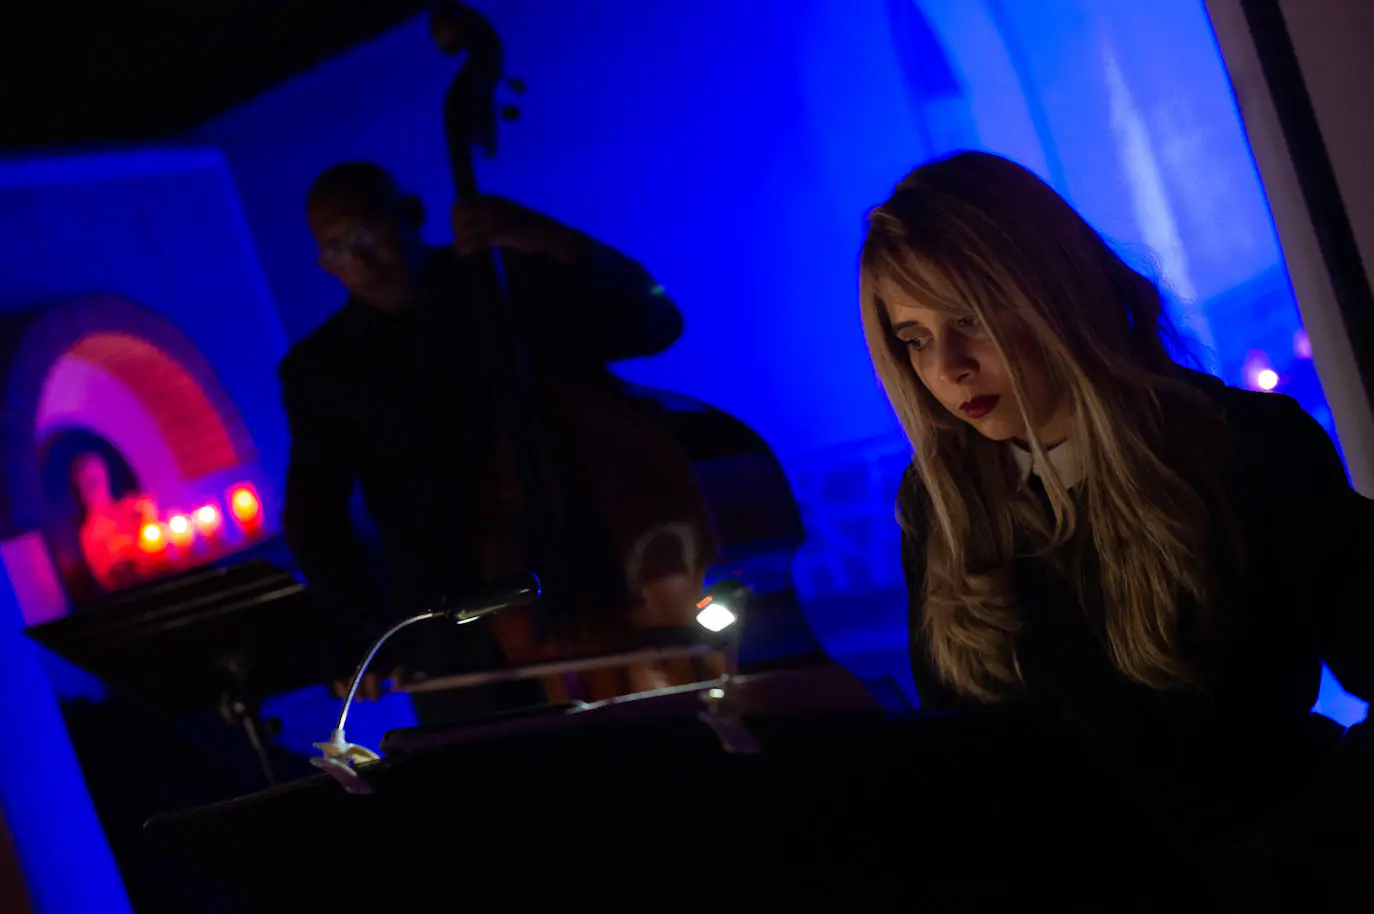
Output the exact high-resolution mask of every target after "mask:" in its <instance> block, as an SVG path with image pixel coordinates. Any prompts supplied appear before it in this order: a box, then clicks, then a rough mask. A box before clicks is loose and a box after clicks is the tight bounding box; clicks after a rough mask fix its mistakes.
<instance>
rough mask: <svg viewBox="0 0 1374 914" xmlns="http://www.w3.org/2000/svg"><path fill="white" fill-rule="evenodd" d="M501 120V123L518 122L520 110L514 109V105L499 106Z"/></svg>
mask: <svg viewBox="0 0 1374 914" xmlns="http://www.w3.org/2000/svg"><path fill="white" fill-rule="evenodd" d="M501 120H503V121H518V120H520V109H519V108H517V107H515V106H514V105H502V106H501Z"/></svg>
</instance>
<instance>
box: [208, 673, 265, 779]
mask: <svg viewBox="0 0 1374 914" xmlns="http://www.w3.org/2000/svg"><path fill="white" fill-rule="evenodd" d="M220 716H221V717H222V718H223V719H224V721H225V722H226V723H228V724H231V725H233V726H237V727H238V728H239V729H241V730H242V731H243V734H244V736H246V737H248V745H250V746H252V747H253V754H254V755H255V756H256V757H257V760H258V768H259V769H261V771H262V775H263V777H264V778H265V779H266V780H267V786H268V787H276V786H277V773H276V771H274V770H273V769H272V761H271V759H270V758H268V756H267V744H266V742H264V739H263V737H264V736H265V735H267V732H266V729H265V728H264V726H263V722H262V720H261V719H260V718H259V717H258V716H257V714H256V712H255V711H254V710H253V709H252V708H251V707H249V705H248V703H247V702H246V701H243V700H242V699H239V698H235V697H234V696H233V695H232V694H230V693H226V694H225V695H224V697H223V699H222V700H221V702H220Z"/></svg>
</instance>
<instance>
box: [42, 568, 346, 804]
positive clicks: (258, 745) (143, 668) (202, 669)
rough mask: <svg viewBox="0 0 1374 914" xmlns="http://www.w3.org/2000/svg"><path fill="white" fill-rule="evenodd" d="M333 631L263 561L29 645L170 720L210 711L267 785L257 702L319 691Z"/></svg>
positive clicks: (85, 612) (53, 626) (96, 615)
mask: <svg viewBox="0 0 1374 914" xmlns="http://www.w3.org/2000/svg"><path fill="white" fill-rule="evenodd" d="M337 631H338V622H337V621H336V620H334V619H332V618H331V617H330V616H329V614H328V613H327V612H326V611H325V608H324V607H322V606H320V605H319V604H318V603H316V602H315V601H314V600H312V599H310V597H309V595H308V594H307V593H306V591H305V588H304V586H303V585H302V584H300V583H299V582H298V581H296V580H295V578H293V577H292V576H291V575H290V574H288V573H287V572H286V571H283V570H282V569H280V568H278V567H277V566H275V565H273V564H271V563H270V562H267V561H265V560H257V561H251V562H247V563H244V564H240V565H234V566H230V567H220V568H209V569H199V570H196V571H192V572H188V573H186V574H183V575H178V576H176V577H174V578H168V579H165V580H162V581H158V582H156V583H153V584H148V585H145V586H142V587H137V588H133V589H130V590H128V591H124V592H122V593H119V594H115V595H113V596H110V597H107V598H105V599H103V600H101V601H100V602H98V603H95V604H91V605H89V606H84V607H82V608H81V609H80V610H79V611H77V612H74V613H72V614H71V615H68V616H66V617H64V618H61V619H57V620H55V621H52V622H45V623H43V624H41V625H35V626H32V627H30V628H28V629H27V630H26V632H27V634H28V635H29V637H31V638H33V639H34V640H35V641H37V642H38V643H39V644H42V645H43V646H44V647H46V648H48V649H50V650H52V651H53V652H54V653H56V654H58V655H59V656H61V657H63V658H64V659H66V660H68V661H70V662H71V663H74V664H76V665H77V666H79V667H81V668H82V669H84V670H87V671H88V672H91V673H94V674H95V675H96V676H98V677H99V678H100V679H101V680H103V681H104V682H105V683H106V684H107V685H109V686H110V687H111V688H113V689H115V690H117V691H119V692H122V693H124V694H126V695H128V696H130V697H132V698H135V699H137V700H139V701H142V702H145V703H146V704H148V705H149V706H152V707H155V708H157V709H159V710H161V711H164V712H166V713H169V714H172V715H182V714H191V713H196V712H200V711H205V710H209V709H218V710H219V711H220V713H221V714H222V715H223V716H224V717H225V718H226V720H228V721H229V722H230V723H234V724H237V725H238V726H240V727H241V728H242V729H243V731H244V733H245V734H246V735H247V737H248V740H249V742H250V743H251V744H252V746H253V750H254V752H255V753H256V755H257V757H258V761H259V763H260V764H261V766H262V769H263V773H264V775H265V776H266V777H267V781H268V783H269V784H272V783H275V775H274V774H273V771H272V767H271V765H270V764H269V762H268V759H267V753H266V748H265V746H264V744H263V740H264V737H265V736H266V735H268V734H267V733H266V732H265V730H264V726H263V721H262V719H261V717H260V716H259V711H260V708H261V702H262V699H263V698H264V697H265V696H268V695H274V694H279V693H282V692H288V691H292V690H294V689H299V688H305V687H307V686H311V685H317V684H319V683H321V682H326V681H328V680H329V678H330V677H331V676H333V675H335V674H337V673H338V671H339V669H340V668H341V667H340V666H339V665H338V658H337V657H335V656H334V652H333V650H332V647H331V645H332V644H333V643H335V642H334V639H333V636H334V635H335V634H336V633H337Z"/></svg>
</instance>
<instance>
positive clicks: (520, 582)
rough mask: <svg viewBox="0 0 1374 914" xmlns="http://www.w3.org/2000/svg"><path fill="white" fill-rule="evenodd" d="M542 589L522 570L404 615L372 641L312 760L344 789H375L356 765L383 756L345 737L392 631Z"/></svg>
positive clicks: (528, 599) (461, 616)
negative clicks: (353, 710)
mask: <svg viewBox="0 0 1374 914" xmlns="http://www.w3.org/2000/svg"><path fill="white" fill-rule="evenodd" d="M542 589H543V588H542V587H541V585H540V583H539V578H538V576H537V575H535V574H533V573H532V572H531V573H528V574H522V575H519V576H517V577H515V578H513V579H511V580H508V581H504V582H502V583H500V584H495V585H492V586H490V587H485V588H483V589H482V590H479V591H477V592H475V593H472V594H469V595H467V596H464V597H463V598H461V599H460V600H458V601H457V602H456V603H453V604H447V603H446V604H445V605H444V607H443V608H442V609H431V610H428V611H427V612H422V613H419V614H418V615H414V616H411V617H410V618H408V619H402V620H401V621H400V622H397V623H396V624H395V625H393V626H391V628H389V629H387V630H386V631H385V632H383V633H382V636H381V637H380V638H378V639H377V640H376V641H374V642H372V646H371V647H369V648H368V649H367V654H366V655H365V656H364V657H363V662H362V663H360V664H358V669H357V670H356V671H354V673H353V679H352V681H351V682H349V684H348V693H347V694H346V695H345V696H344V702H343V708H342V709H341V710H340V711H339V722H338V725H337V726H335V727H334V732H333V733H331V734H330V735H329V741H328V742H324V743H314V744H313V745H314V747H315V748H316V749H319V750H320V751H321V752H322V753H324V754H323V756H321V757H320V758H312V759H311V760H310V764H312V765H314V766H315V767H316V768H320V769H323V770H324V772H325V773H326V774H328V775H329V776H330V777H332V778H334V780H336V781H338V782H339V783H340V784H342V785H343V788H344V790H346V791H348V792H349V793H352V794H369V793H372V785H370V784H368V783H367V781H365V780H363V778H362V776H361V775H360V774H358V771H357V769H356V768H355V767H354V765H355V764H358V763H361V762H375V761H377V760H378V759H379V758H381V756H379V755H378V754H377V753H375V752H373V751H372V750H371V749H368V748H366V747H365V746H357V745H354V744H353V743H350V742H348V741H347V740H346V739H344V724H346V723H347V722H348V709H349V708H350V707H352V705H353V696H354V695H355V694H357V691H358V684H359V683H360V682H362V681H363V676H364V675H365V674H366V673H367V668H368V665H369V664H371V663H372V658H373V657H375V656H376V655H377V651H379V650H381V648H382V645H383V644H386V642H387V639H389V638H390V637H391V636H392V635H394V634H396V633H397V632H399V631H400V630H401V629H403V628H407V627H408V626H411V625H414V624H415V623H416V622H424V621H425V620H427V619H448V620H450V621H452V622H454V623H455V624H457V625H466V624H467V623H469V622H472V621H473V620H474V619H480V618H481V617H482V616H488V615H491V614H492V613H495V612H500V611H501V610H503V609H506V608H508V607H511V606H528V605H530V604H532V603H534V602H535V601H537V600H538V599H539V594H540V592H541V591H542Z"/></svg>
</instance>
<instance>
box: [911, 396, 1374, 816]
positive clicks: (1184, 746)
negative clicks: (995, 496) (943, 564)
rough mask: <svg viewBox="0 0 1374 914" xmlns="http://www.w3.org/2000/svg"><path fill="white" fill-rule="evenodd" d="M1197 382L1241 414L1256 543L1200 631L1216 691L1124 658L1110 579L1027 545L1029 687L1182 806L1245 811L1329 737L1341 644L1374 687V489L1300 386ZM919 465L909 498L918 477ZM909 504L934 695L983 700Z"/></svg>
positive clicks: (1026, 704)
mask: <svg viewBox="0 0 1374 914" xmlns="http://www.w3.org/2000/svg"><path fill="white" fill-rule="evenodd" d="M1197 383H1198V384H1200V385H1202V387H1203V389H1204V390H1205V391H1206V392H1207V393H1208V395H1209V396H1210V397H1211V398H1212V399H1214V400H1215V402H1216V403H1217V404H1218V405H1219V406H1220V407H1221V409H1222V411H1223V414H1224V417H1225V443H1224V446H1223V447H1222V448H1221V449H1220V451H1219V452H1218V454H1217V459H1218V460H1219V461H1222V462H1223V464H1222V466H1223V468H1224V477H1223V478H1225V479H1226V480H1227V485H1228V487H1229V495H1230V499H1231V503H1232V505H1233V508H1234V511H1235V512H1236V513H1235V518H1236V522H1237V524H1238V527H1239V534H1240V535H1239V539H1240V542H1241V550H1240V553H1241V555H1242V556H1243V572H1242V573H1239V574H1235V575H1231V576H1230V577H1229V579H1228V580H1226V581H1225V582H1224V585H1223V588H1222V589H1223V592H1224V596H1223V601H1222V602H1223V605H1222V606H1221V607H1220V609H1221V610H1222V612H1221V616H1220V618H1221V622H1220V624H1219V625H1218V626H1217V627H1216V629H1215V630H1214V631H1212V632H1210V633H1209V634H1208V635H1207V636H1206V637H1205V638H1203V639H1201V640H1199V641H1198V642H1197V643H1196V645H1195V646H1194V649H1193V656H1192V660H1193V661H1194V663H1195V664H1196V666H1197V667H1198V668H1199V670H1200V672H1201V675H1202V678H1203V680H1204V681H1205V683H1206V689H1205V691H1188V692H1182V693H1163V692H1158V691H1154V690H1151V689H1148V688H1146V687H1144V686H1141V685H1138V684H1136V683H1134V682H1131V681H1129V680H1127V679H1126V678H1125V677H1123V676H1121V675H1120V674H1119V673H1117V672H1116V670H1115V669H1114V667H1112V665H1111V663H1110V661H1109V659H1108V655H1107V652H1106V649H1105V647H1104V643H1105V642H1104V638H1103V635H1102V631H1101V626H1100V619H1101V596H1100V592H1098V591H1097V589H1096V588H1095V587H1094V586H1092V585H1089V586H1088V587H1087V588H1085V590H1086V591H1087V592H1086V593H1084V594H1083V596H1082V597H1081V599H1080V596H1079V588H1076V587H1074V586H1072V585H1070V584H1069V582H1067V581H1066V580H1064V578H1063V577H1062V576H1061V575H1059V574H1057V573H1056V572H1054V571H1053V570H1052V569H1051V568H1050V567H1049V566H1048V563H1047V562H1045V561H1043V560H1036V559H1031V558H1026V559H1021V560H1018V562H1017V565H1016V568H1015V576H1016V581H1017V590H1018V597H1019V606H1020V611H1021V614H1022V618H1023V622H1024V628H1023V630H1022V631H1021V633H1020V634H1019V635H1018V643H1017V650H1018V660H1019V662H1020V664H1021V668H1022V672H1023V677H1024V680H1025V683H1026V694H1025V696H1024V698H1023V699H1022V700H1021V701H1019V702H1017V705H1018V706H1020V707H1022V708H1024V709H1032V710H1035V709H1038V710H1040V711H1044V712H1048V714H1049V715H1050V716H1053V717H1057V718H1059V719H1063V720H1066V721H1068V722H1069V723H1070V729H1071V730H1073V731H1074V732H1076V733H1077V734H1078V735H1080V736H1082V737H1084V738H1085V739H1086V741H1087V744H1090V745H1091V746H1093V747H1095V749H1097V750H1101V751H1102V753H1103V755H1104V757H1105V758H1112V759H1115V760H1116V761H1115V762H1113V764H1119V765H1120V766H1121V767H1122V770H1123V771H1124V772H1125V773H1126V776H1127V777H1128V778H1130V779H1131V780H1133V781H1135V782H1137V783H1138V784H1142V785H1144V786H1145V790H1146V792H1147V793H1149V794H1151V795H1153V796H1154V797H1155V798H1156V800H1158V801H1159V802H1160V803H1161V804H1162V805H1163V806H1164V807H1166V808H1168V809H1169V810H1170V812H1171V814H1174V815H1175V817H1176V818H1178V819H1179V820H1189V821H1191V824H1193V825H1198V826H1200V827H1204V828H1207V827H1210V826H1209V825H1208V823H1207V822H1205V821H1203V820H1210V822H1211V825H1217V824H1218V823H1221V822H1223V821H1225V822H1228V823H1231V824H1232V825H1236V826H1237V827H1239V825H1238V823H1240V821H1241V820H1242V819H1244V818H1246V817H1247V816H1248V812H1246V811H1248V810H1259V809H1261V808H1266V807H1271V806H1272V805H1273V803H1274V802H1277V798H1278V797H1279V796H1281V795H1283V794H1284V793H1285V792H1286V791H1289V790H1291V789H1296V787H1298V786H1300V785H1301V784H1302V783H1303V782H1304V780H1305V779H1306V778H1307V777H1308V776H1309V775H1310V772H1311V771H1312V769H1313V766H1314V765H1315V764H1317V763H1318V762H1319V760H1320V758H1321V756H1322V753H1323V752H1324V751H1325V749H1326V748H1328V747H1329V745H1330V743H1329V741H1328V740H1326V739H1325V738H1324V736H1329V734H1330V730H1329V728H1325V727H1323V726H1321V723H1320V722H1318V721H1315V720H1314V719H1313V716H1312V715H1310V714H1309V709H1311V707H1312V706H1313V703H1314V702H1315V700H1316V697H1317V692H1318V688H1319V686H1320V678H1321V663H1322V661H1323V660H1325V661H1326V663H1327V664H1328V665H1329V666H1330V667H1331V669H1332V671H1333V672H1334V673H1335V674H1336V676H1337V678H1339V679H1340V681H1341V683H1342V684H1343V685H1344V686H1345V688H1346V689H1348V690H1350V691H1351V692H1353V693H1355V694H1357V695H1360V696H1361V697H1363V698H1366V699H1368V698H1370V697H1374V611H1371V610H1372V609H1374V607H1371V591H1370V585H1371V581H1372V580H1374V579H1372V578H1371V576H1370V572H1369V563H1370V561H1371V557H1374V502H1370V501H1369V500H1367V499H1365V498H1363V497H1362V496H1360V495H1359V494H1358V493H1356V492H1355V491H1354V490H1352V489H1351V488H1350V485H1349V483H1348V481H1347V478H1346V474H1345V470H1344V468H1343V466H1342V465H1341V461H1340V459H1339V457H1338V456H1337V453H1336V450H1335V448H1334V447H1333V446H1332V443H1331V441H1330V439H1329V438H1328V437H1327V435H1326V432H1325V431H1324V430H1323V429H1322V427H1321V426H1320V425H1318V424H1317V423H1316V422H1315V421H1314V420H1313V419H1311V418H1310V417H1309V416H1308V415H1307V414H1306V413H1305V412H1304V411H1303V410H1302V409H1301V407H1299V406H1298V404H1297V403H1296V402H1295V401H1294V400H1292V399H1290V398H1288V397H1285V396H1282V395H1277V394H1261V393H1254V392H1250V391H1243V390H1238V389H1235V388H1230V387H1225V386H1224V385H1222V384H1221V383H1220V382H1219V381H1216V380H1215V379H1211V378H1205V379H1204V378H1203V377H1201V376H1199V377H1198V380H1197ZM1171 432H1172V433H1176V434H1178V435H1187V434H1189V433H1190V430H1189V429H1188V428H1185V427H1178V428H1176V429H1172V430H1171ZM911 472H912V471H909V475H908V478H907V479H906V480H904V483H903V488H902V492H903V496H904V497H903V500H904V502H910V500H911V499H910V494H911V493H913V492H915V491H916V489H915V487H914V482H915V480H914V477H913V476H912V475H910V474H911ZM903 511H904V512H905V514H906V517H907V518H908V523H909V524H911V525H913V526H914V527H915V528H916V535H908V536H906V537H905V541H904V545H903V559H904V566H905V571H906V578H907V586H908V589H909V592H910V594H911V616H910V619H911V660H912V669H913V673H914V676H915V680H916V687H917V692H918V694H919V696H920V699H921V704H922V707H924V708H936V709H939V708H949V709H959V708H970V707H974V706H976V703H975V702H970V701H968V700H967V699H961V698H959V697H957V696H955V695H954V694H952V693H951V692H950V691H949V690H948V689H947V688H945V687H944V686H943V685H942V684H941V683H940V682H939V680H938V677H937V676H936V674H935V671H934V669H933V665H932V663H931V661H930V658H929V653H928V649H927V643H926V641H925V636H924V633H923V629H922V625H921V619H922V615H921V613H922V592H923V587H924V558H925V551H924V545H923V542H922V536H921V535H920V531H921V530H922V529H923V520H922V518H921V517H919V516H918V513H917V512H914V511H912V510H911V505H910V504H909V503H907V504H904V506H903ZM1218 548H1220V547H1218ZM1087 579H1088V580H1092V575H1091V573H1090V574H1089V575H1088V576H1087Z"/></svg>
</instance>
